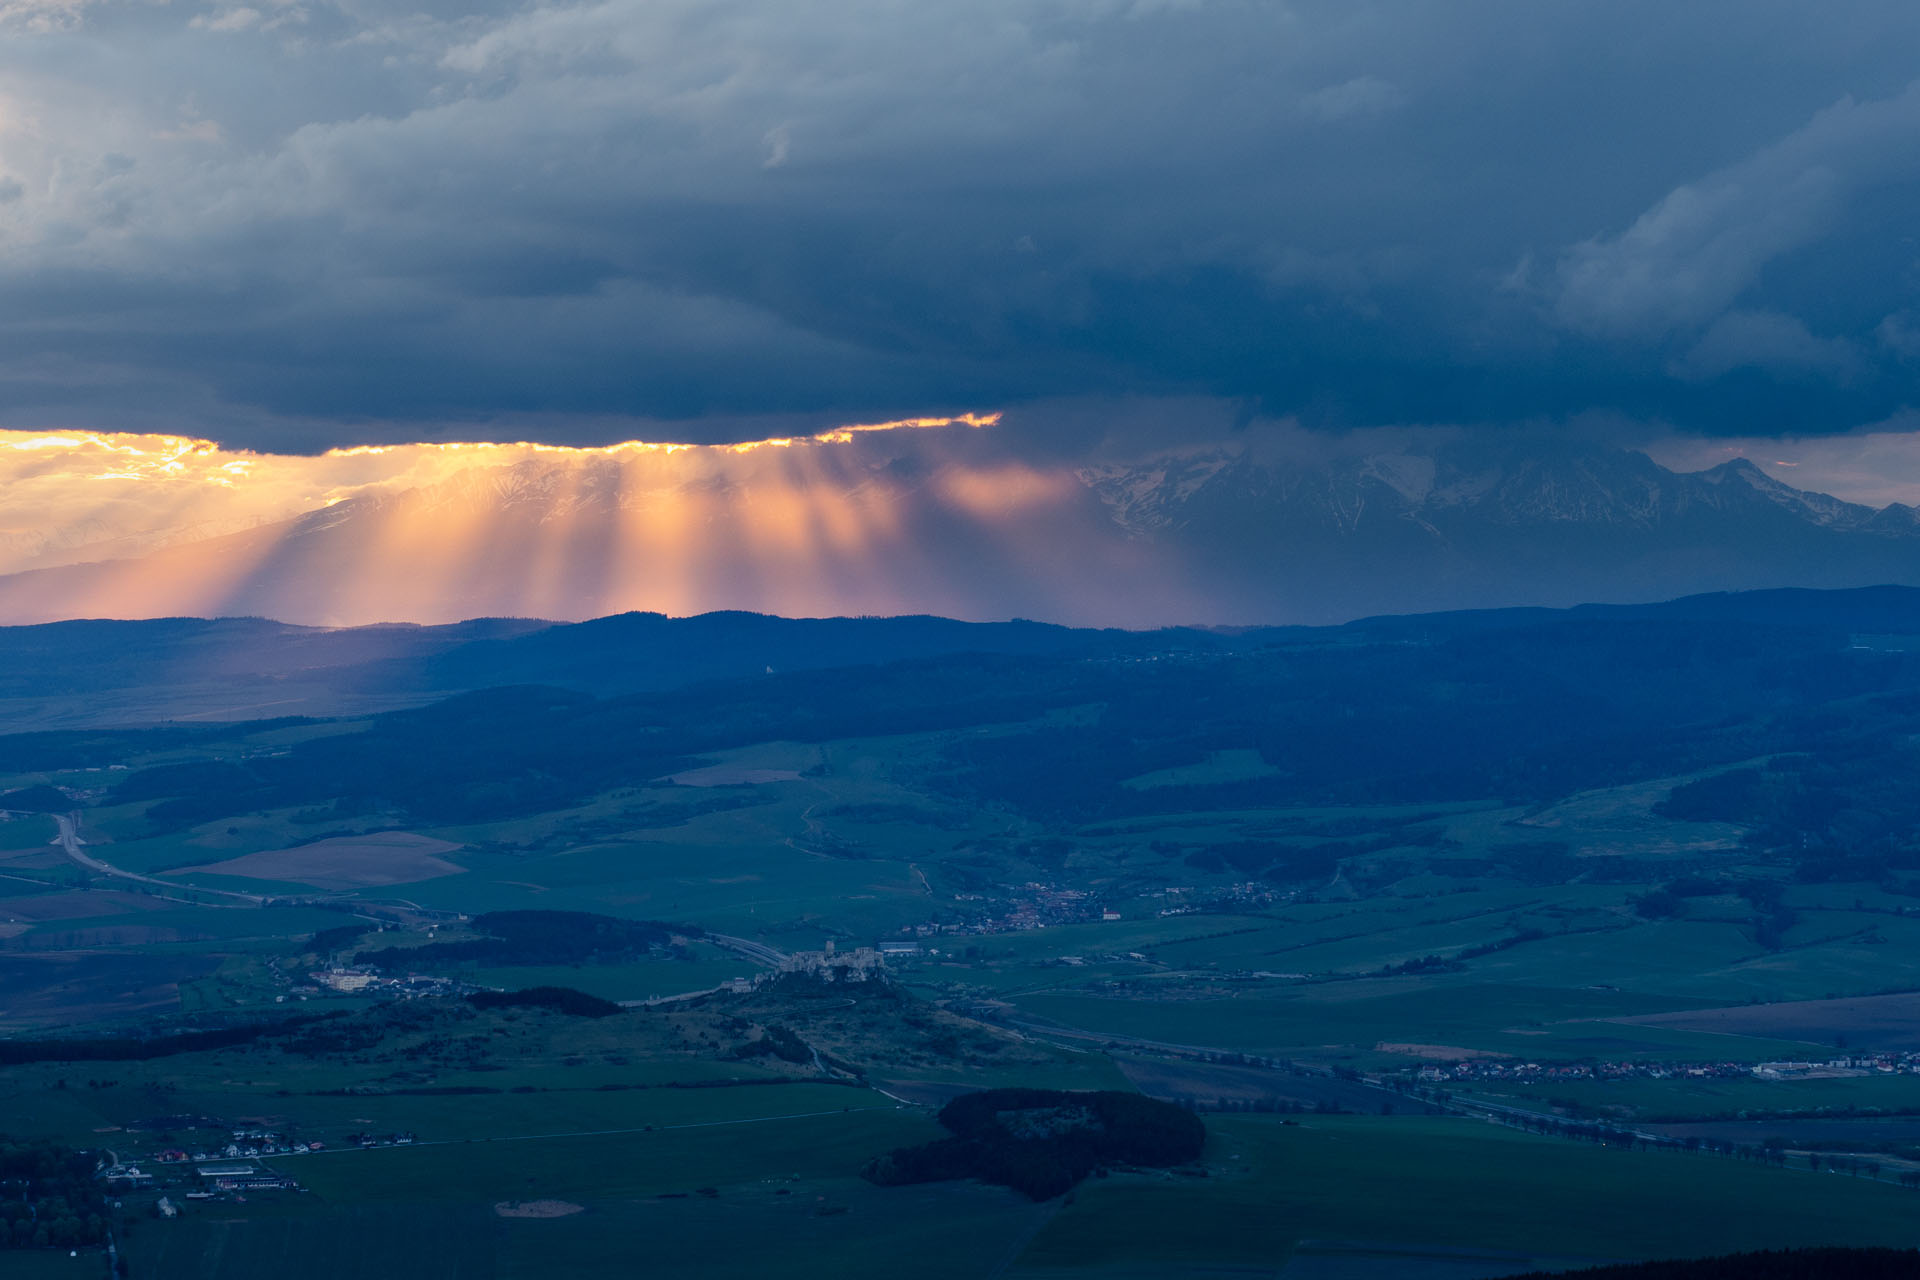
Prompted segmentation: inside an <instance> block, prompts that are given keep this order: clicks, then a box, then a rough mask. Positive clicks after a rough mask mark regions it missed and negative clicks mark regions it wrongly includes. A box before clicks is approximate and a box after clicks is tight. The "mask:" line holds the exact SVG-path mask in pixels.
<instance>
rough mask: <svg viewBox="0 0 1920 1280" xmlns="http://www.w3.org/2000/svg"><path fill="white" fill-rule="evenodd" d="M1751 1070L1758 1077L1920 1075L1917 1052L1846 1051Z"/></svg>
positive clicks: (1803, 1077) (1801, 1077)
mask: <svg viewBox="0 0 1920 1280" xmlns="http://www.w3.org/2000/svg"><path fill="white" fill-rule="evenodd" d="M1753 1074H1754V1075H1756V1076H1759V1077H1760V1078H1761V1079H1762V1080H1800V1079H1811V1078H1815V1077H1820V1076H1827V1077H1836V1076H1839V1077H1845V1076H1893V1075H1901V1076H1910V1075H1920V1053H1849V1054H1844V1055H1842V1056H1840V1057H1837V1058H1828V1059H1825V1060H1824V1061H1819V1062H1762V1063H1760V1064H1759V1065H1757V1066H1755V1067H1754V1069H1753Z"/></svg>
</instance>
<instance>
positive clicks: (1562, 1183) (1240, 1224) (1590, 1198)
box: [1018, 1116, 1920, 1277]
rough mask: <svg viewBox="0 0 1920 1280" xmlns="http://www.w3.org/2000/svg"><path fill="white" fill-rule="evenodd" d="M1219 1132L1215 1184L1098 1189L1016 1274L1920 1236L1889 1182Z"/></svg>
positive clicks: (1394, 1140)
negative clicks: (1310, 1246) (1429, 1252)
mask: <svg viewBox="0 0 1920 1280" xmlns="http://www.w3.org/2000/svg"><path fill="white" fill-rule="evenodd" d="M1209 1127H1210V1129H1211V1131H1212V1133H1213V1138H1212V1140H1211V1142H1210V1144H1209V1147H1208V1153H1207V1165H1208V1169H1209V1171H1210V1172H1211V1173H1212V1174H1213V1175H1214V1176H1212V1177H1210V1178H1208V1179H1206V1180H1204V1181H1184V1180H1178V1179H1175V1180H1170V1181H1169V1180H1162V1179H1152V1180H1143V1179H1141V1178H1138V1177H1133V1176H1129V1177H1125V1178H1114V1179H1110V1180H1106V1181H1100V1182H1095V1183H1091V1184H1088V1185H1087V1186H1085V1187H1083V1188H1082V1189H1081V1191H1080V1193H1079V1194H1078V1195H1077V1196H1076V1198H1075V1200H1074V1203H1072V1204H1071V1205H1067V1206H1064V1207H1063V1208H1062V1209H1061V1211H1060V1213H1059V1214H1058V1215H1057V1216H1056V1217H1055V1218H1053V1219H1052V1220H1051V1221H1050V1222H1049V1223H1048V1224H1047V1226H1046V1227H1045V1228H1043V1229H1042V1230H1041V1232H1040V1233H1039V1235H1038V1236H1037V1237H1036V1238H1035V1239H1034V1241H1033V1243H1032V1244H1031V1245H1030V1246H1029V1247H1028V1249H1027V1251H1026V1252H1025V1253H1024V1254H1023V1255H1022V1258H1021V1266H1020V1270H1019V1272H1018V1274H1020V1275H1023V1276H1032V1277H1043V1276H1050V1275H1053V1276H1070V1275H1076V1274H1081V1273H1083V1272H1084V1273H1086V1274H1092V1275H1101V1274H1107V1272H1106V1271H1104V1270H1103V1269H1104V1268H1116V1269H1122V1268H1124V1267H1126V1266H1133V1267H1136V1268H1151V1267H1153V1266H1155V1265H1165V1266H1170V1267H1176V1268H1184V1267H1190V1268H1194V1269H1195V1270H1196V1271H1197V1270H1198V1269H1199V1268H1201V1267H1205V1266H1215V1267H1250V1268H1255V1269H1266V1270H1270V1271H1278V1270H1279V1269H1280V1267H1281V1266H1282V1265H1283V1264H1285V1263H1286V1261H1287V1260H1288V1259H1289V1257H1291V1256H1292V1255H1293V1254H1294V1252H1295V1251H1296V1249H1298V1247H1299V1246H1300V1244H1301V1242H1303V1241H1341V1242H1350V1243H1353V1244H1355V1245H1361V1246H1369V1245H1371V1246H1402V1247H1413V1248H1422V1247H1430V1248H1438V1249H1466V1250H1488V1251H1495V1252H1505V1253H1507V1254H1509V1255H1511V1254H1523V1255H1528V1256H1533V1257H1540V1258H1587V1259H1594V1260H1600V1259H1632V1258H1647V1257H1670V1256H1675V1255H1678V1254H1682V1253H1716V1252H1731V1251H1735V1250H1740V1249H1756V1248H1778V1247H1782V1246H1786V1245H1793V1244H1806V1243H1815V1242H1822V1243H1828V1242H1839V1241H1845V1242H1848V1243H1860V1244H1887V1245H1899V1246H1911V1245H1913V1244H1915V1243H1916V1242H1920V1224H1917V1223H1916V1221H1915V1219H1914V1217H1913V1215H1912V1213H1911V1210H1910V1208H1909V1205H1910V1202H1911V1200H1912V1198H1913V1195H1914V1193H1913V1192H1911V1191H1905V1190H1902V1189H1900V1188H1898V1187H1894V1186H1890V1185H1886V1184H1880V1185H1877V1186H1868V1185H1862V1184H1859V1183H1856V1182H1854V1181H1853V1180H1851V1179H1840V1178H1825V1177H1821V1176H1818V1175H1813V1174H1808V1173H1803V1172H1798V1171H1787V1170H1777V1169H1765V1168H1757V1167H1753V1166H1749V1165H1743V1164H1740V1163H1738V1162H1735V1161H1732V1160H1725V1159H1719V1158H1715V1157H1709V1156H1687V1155H1680V1154H1671V1153H1640V1152H1633V1151H1625V1150H1621V1149H1617V1148H1610V1147H1600V1146H1593V1145H1588V1144H1570V1143H1564V1142H1558V1141H1555V1140H1552V1139H1544V1138H1534V1137H1530V1136H1527V1135H1524V1134H1519V1133H1515V1132H1514V1131H1512V1130H1509V1129H1502V1128H1497V1127H1494V1126H1490V1125H1487V1124H1484V1123H1480V1122H1475V1121H1467V1120H1451V1119H1447V1120H1441V1119H1413V1118H1399V1117H1396V1118H1390V1119H1377V1118H1376V1119H1367V1118H1359V1117H1320V1116H1314V1117H1305V1118H1302V1119H1301V1120H1300V1121H1298V1122H1297V1123H1292V1124H1289V1123H1287V1122H1285V1121H1282V1120H1280V1119H1279V1118H1277V1117H1264V1116H1261V1117H1255V1116H1222V1117H1217V1118H1215V1119H1213V1120H1211V1121H1210V1122H1209ZM1856 1193H1864V1194H1856ZM1523 1269H1524V1268H1523ZM1113 1273H1114V1274H1123V1273H1124V1271H1123V1270H1116V1271H1115V1272H1113ZM1146 1273H1147V1272H1145V1271H1142V1272H1141V1274H1146ZM1174 1273H1175V1274H1181V1272H1180V1271H1178V1270H1176V1271H1175V1272H1174ZM1509 1273H1511V1272H1510V1271H1509ZM1408 1274H1418V1273H1417V1272H1409V1273H1408Z"/></svg>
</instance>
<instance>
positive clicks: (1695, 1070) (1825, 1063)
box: [1414, 1053, 1920, 1084]
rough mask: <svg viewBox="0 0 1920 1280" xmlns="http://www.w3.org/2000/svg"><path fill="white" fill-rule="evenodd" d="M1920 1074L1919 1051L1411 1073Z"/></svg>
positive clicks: (1448, 1066)
mask: <svg viewBox="0 0 1920 1280" xmlns="http://www.w3.org/2000/svg"><path fill="white" fill-rule="evenodd" d="M1916 1073H1920V1053H1854V1054H1848V1055H1845V1056H1843V1057H1837V1058H1830V1059H1824V1060H1821V1061H1818V1062H1762V1063H1758V1064H1755V1063H1750V1062H1567V1063H1540V1062H1513V1061H1508V1060H1504V1059H1494V1058H1474V1059H1468V1060H1466V1061H1461V1062H1445V1063H1432V1064H1429V1065H1427V1066H1424V1067H1421V1068H1420V1069H1419V1070H1418V1071H1416V1072H1414V1078H1415V1079H1416V1080H1418V1081H1419V1082H1420V1083H1421V1084H1452V1083H1460V1082H1473V1081H1482V1080H1515V1081H1523V1082H1531V1081H1555V1080H1686V1079H1694V1080H1736V1079H1741V1078H1745V1077H1758V1078H1759V1079H1762V1080H1791V1079H1807V1078H1813V1077H1819V1076H1829V1077H1833V1076H1866V1075H1894V1074H1901V1075H1911V1074H1916Z"/></svg>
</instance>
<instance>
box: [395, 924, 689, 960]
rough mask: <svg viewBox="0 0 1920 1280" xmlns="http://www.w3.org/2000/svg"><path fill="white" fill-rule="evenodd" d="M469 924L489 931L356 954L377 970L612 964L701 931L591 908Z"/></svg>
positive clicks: (480, 930) (481, 930)
mask: <svg viewBox="0 0 1920 1280" xmlns="http://www.w3.org/2000/svg"><path fill="white" fill-rule="evenodd" d="M473 928H474V930H475V931H476V932H479V933H483V934H486V935H488V936H486V937H484V938H469V939H466V940H465V941H462V942H429V943H428V944H427V945H426V946H424V947H383V948H381V949H380V950H378V951H363V952H361V953H360V954H359V956H358V957H357V959H358V962H359V963H361V964H367V965H375V966H378V967H379V968H382V969H425V968H433V967H436V966H449V965H558V964H586V963H588V962H594V963H614V962H618V961H622V960H632V959H635V958H637V957H640V956H644V955H646V954H647V953H648V952H649V951H651V950H653V949H654V948H656V947H664V946H666V945H667V944H668V943H669V942H670V941H671V939H672V936H673V934H674V933H676V932H678V933H686V934H697V933H699V932H700V931H699V930H698V929H695V928H692V927H691V926H686V925H671V926H669V925H664V924H658V923H655V922H654V921H651V920H620V919H617V918H615V917H613V916H602V915H595V914H594V913H592V912H590V911H489V912H487V913H486V914H485V915H479V916H475V917H474V918H473Z"/></svg>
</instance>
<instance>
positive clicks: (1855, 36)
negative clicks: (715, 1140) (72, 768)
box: [0, 0, 1920, 450]
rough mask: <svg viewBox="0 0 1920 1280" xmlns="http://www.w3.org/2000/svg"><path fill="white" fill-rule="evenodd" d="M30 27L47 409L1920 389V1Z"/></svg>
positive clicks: (1005, 2)
mask: <svg viewBox="0 0 1920 1280" xmlns="http://www.w3.org/2000/svg"><path fill="white" fill-rule="evenodd" d="M0 35H3V36H4V38H0V297H4V298H5V300H6V305H5V307H4V309H0V425H5V426H11V427H40V426H46V425H56V426H58V425H84V426H93V427H99V428H102V429H132V430H149V431H169V432H188V433H192V434H196V435H211V436H217V437H218V438H220V439H222V440H225V441H228V442H230V443H233V444H236V445H243V446H250V447H259V448H273V449H297V450H318V449H323V448H326V447H328V446H332V445H337V444H351V443H356V442H363V441H374V440H389V441H390V440H400V439H408V438H415V437H423V436H424V437H432V436H436V435H440V436H446V435H448V434H449V433H450V434H451V435H452V436H453V437H472V436H474V435H476V434H482V435H484V434H495V435H503V434H511V435H514V436H532V437H537V438H545V439H554V440H570V441H578V442H602V441H610V440H614V439H621V438H626V437H630V436H635V435H648V436H653V437H656V438H657V437H659V436H662V435H668V436H677V437H682V438H695V439H728V438H743V437H749V436H757V435H763V434H766V422H767V421H768V420H769V419H771V420H777V421H781V422H821V423H824V422H826V421H830V420H834V419H836V418H850V417H878V418H886V417H898V416H905V415H908V414H919V413H938V412H944V411H950V410H953V409H959V408H970V407H975V406H979V405H1016V404H1020V403H1023V402H1031V401H1035V400H1038V399H1042V398H1061V399H1073V398H1077V397H1088V396H1103V397H1112V396H1139V397H1164V396H1174V395H1178V396H1193V397H1211V398H1215V399H1218V400H1223V401H1227V402H1230V403H1239V404H1243V405H1249V406H1253V407H1254V408H1255V410H1257V411H1258V412H1260V413H1263V414H1268V415H1278V414H1294V415H1298V416H1299V417H1300V418H1301V420H1303V421H1305V422H1308V423H1310V424H1313V425H1328V426H1344V425H1369V424H1381V423H1418V422H1441V421H1445V422H1456V423H1458V422H1469V423H1470V422H1511V421H1519V420H1537V419H1541V418H1549V419H1550V418H1557V417H1568V416H1573V415H1578V414H1584V413H1591V412H1595V411H1599V412H1606V413H1614V414H1619V415H1622V416H1624V417H1627V418H1631V419H1636V420H1639V421H1643V422H1648V421H1650V422H1658V423H1665V424H1668V425H1670V426H1671V427H1673V428H1674V429H1677V430H1680V431H1687V432H1696V433H1718V434H1773V433H1786V432H1792V433H1801V434H1811V433H1819V432H1830V431H1839V430H1845V429H1849V428H1854V427H1858V426H1860V425H1862V424H1866V423H1872V422H1876V421H1880V420H1883V419H1887V418H1889V417H1891V416H1892V415H1894V414H1895V413H1897V412H1898V411H1899V410H1900V409H1902V408H1903V407H1905V406H1907V405H1908V404H1909V403H1910V402H1911V401H1912V400H1913V399H1914V397H1913V394H1912V387H1913V377H1914V373H1915V371H1916V368H1920V341H1916V340H1915V338H1914V335H1915V334H1916V333H1920V319H1917V318H1916V317H1920V247H1917V246H1916V245H1915V243H1914V241H1913V239H1912V228H1913V226H1914V225H1916V217H1915V215H1916V214H1920V174H1916V172H1915V169H1914V165H1913V163H1912V156H1913V155H1915V154H1920V145H1917V144H1920V87H1916V85H1917V84H1920V82H1916V81H1915V79H1914V76H1915V72H1914V68H1915V67H1916V66H1917V65H1920V62H1916V59H1915V54H1916V52H1917V51H1920V10H1915V9H1914V8H1913V7H1912V6H1905V5H1896V4H1893V3H1889V2H1887V0H1876V2H1873V3H1868V2H1866V0H1853V2H1850V3H1849V2H1846V0H1842V2H1840V3H1837V4H1835V5H1829V6H1822V7H1819V8H1818V10H1817V11H1816V10H1815V9H1814V8H1812V7H1809V6H1805V5H1795V4H1788V3H1784V2H1782V0H1742V2H1741V3H1732V2H1718V0H1707V2H1703V3H1700V4H1695V5H1688V6H1678V7H1676V6H1670V5H1654V4H1651V3H1631V2H1629V3H1620V2H1618V0H1612V2H1606V3H1602V2H1600V0H1593V2H1589V3H1569V4H1564V5H1553V6H1542V5H1537V4H1528V3H1522V2H1521V0H1467V2H1466V3H1463V4H1457V5H1448V6H1434V5H1430V4H1422V3H1417V2H1415V0H1398V2H1386V0H1379V2H1374V3H1364V2H1363V3H1358V4H1356V3H1352V2H1351V0H1342V2H1339V3H1335V2H1334V0H1309V2H1300V3H1292V4H1281V3H1274V2H1272V0H1204V2H1203V0H1191V2H1189V0H1045V2H1043V0H980V2H979V3H975V4H969V5H957V4H950V3H927V4H917V5H913V4H902V3H898V0H822V2H821V3H818V4H810V5H794V4H790V3H776V2H775V0H586V2H584V3H581V2H573V0H557V2H555V3H545V4H502V3H481V4H478V5H467V6H457V7H456V6H447V5H440V4H437V3H434V2H433V0H428V2H427V3H425V4H423V5H421V6H420V7H406V6H402V5H395V4H385V3H378V2H375V0H279V2H273V0H255V3H251V4H235V3H231V2H229V0H215V2H214V3H210V4H209V3H202V2H200V0H126V2H122V0H0ZM668 421H674V422H680V423H682V424H684V425H682V426H680V427H678V428H677V429H672V430H668V429H665V428H662V427H659V426H657V425H647V424H660V423H663V422H668ZM476 424H481V425H482V426H484V424H495V425H496V426H497V427H498V429H497V430H484V429H479V430H477V429H476Z"/></svg>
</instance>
